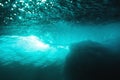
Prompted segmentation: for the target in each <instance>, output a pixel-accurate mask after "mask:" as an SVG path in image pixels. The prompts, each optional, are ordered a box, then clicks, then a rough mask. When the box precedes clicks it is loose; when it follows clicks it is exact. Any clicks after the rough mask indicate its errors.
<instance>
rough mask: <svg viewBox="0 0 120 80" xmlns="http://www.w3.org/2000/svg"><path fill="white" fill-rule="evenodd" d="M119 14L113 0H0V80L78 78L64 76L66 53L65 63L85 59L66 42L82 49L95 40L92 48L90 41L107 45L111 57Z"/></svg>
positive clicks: (118, 44)
mask: <svg viewBox="0 0 120 80" xmlns="http://www.w3.org/2000/svg"><path fill="white" fill-rule="evenodd" d="M119 13H120V2H119V1H118V0H90V1H89V0H0V80H79V78H77V79H72V78H71V77H70V79H66V75H67V74H69V73H70V72H68V73H66V72H65V69H66V65H67V64H69V63H66V62H67V61H69V60H68V58H69V56H73V58H71V60H72V61H71V60H70V65H75V66H79V62H78V64H72V62H73V63H74V61H76V60H77V58H78V60H77V61H79V60H86V57H85V58H84V56H83V55H77V56H78V57H75V55H74V54H73V53H72V50H74V49H73V48H71V47H74V46H76V47H78V48H79V47H80V49H79V50H80V51H79V50H78V51H79V52H81V53H84V52H82V51H84V48H85V53H86V52H87V51H88V52H89V48H90V47H91V46H92V45H93V46H94V45H95V47H94V48H93V47H92V49H94V50H93V51H92V52H93V53H97V52H96V51H97V50H98V51H101V50H102V49H98V46H96V45H97V44H94V42H95V43H99V44H101V45H102V46H103V47H107V48H108V50H109V51H108V52H110V53H112V55H113V57H112V58H111V60H110V61H111V62H112V59H114V58H115V56H114V55H118V56H119V53H120V50H119V49H120V42H119V40H120V35H119V34H120V14H119ZM84 41H86V42H85V43H84ZM87 42H90V44H89V43H87ZM92 42H93V43H92ZM74 44H75V45H74ZM86 44H88V45H86ZM84 45H85V46H84ZM81 46H82V47H81ZM90 49H91V48H90ZM71 53H72V54H71ZM103 53H104V52H103ZM81 56H83V57H81ZM89 56H91V55H89ZM89 56H88V57H87V59H89V61H92V60H93V59H94V58H92V59H91V58H89ZM118 56H117V57H116V60H118V61H120V60H119V58H118ZM95 57H96V56H95ZM98 58H99V57H98ZM117 58H118V59H117ZM106 59H107V58H106ZM106 59H105V60H106ZM116 62H117V61H116ZM83 63H85V62H83ZM85 64H86V63H85ZM91 64H92V63H91ZM101 65H103V64H101ZM68 68H69V67H68ZM74 68H76V67H74ZM76 69H77V68H76ZM76 69H75V70H76ZM92 69H93V68H92ZM73 72H74V71H73ZM71 73H72V72H71ZM72 76H74V74H72ZM80 80H81V79H80ZM83 80H84V79H83ZM85 80H90V78H89V79H88V78H85ZM92 80H94V79H92ZM97 80H98V79H97Z"/></svg>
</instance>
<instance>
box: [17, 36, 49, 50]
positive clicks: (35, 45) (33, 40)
mask: <svg viewBox="0 0 120 80" xmlns="http://www.w3.org/2000/svg"><path fill="white" fill-rule="evenodd" d="M18 44H20V45H21V46H23V47H24V49H25V50H26V51H42V52H43V51H46V50H48V49H49V47H50V46H49V45H48V44H45V43H44V42H42V41H41V40H40V39H39V38H38V37H36V36H33V35H32V36H27V37H21V39H20V41H19V42H18Z"/></svg>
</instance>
